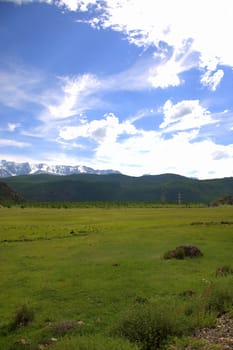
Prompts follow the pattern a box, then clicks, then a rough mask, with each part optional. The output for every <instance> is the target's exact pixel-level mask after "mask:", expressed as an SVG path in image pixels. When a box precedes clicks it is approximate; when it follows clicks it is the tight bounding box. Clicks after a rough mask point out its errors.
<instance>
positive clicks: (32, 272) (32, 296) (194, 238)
mask: <svg viewBox="0 0 233 350" xmlns="http://www.w3.org/2000/svg"><path fill="white" fill-rule="evenodd" d="M183 244H190V245H195V246H197V247H199V248H200V249H201V251H202V252H203V257H200V258H196V259H184V260H176V259H168V260H165V259H163V255H164V253H165V252H166V251H168V250H170V249H173V248H175V247H176V246H179V245H183ZM232 248H233V208H232V207H231V206H222V207H210V208H207V207H206V208H181V207H173V208H148V207H147V208H136V207H133V208H130V207H124V206H122V207H119V208H69V209H64V208H61V209H56V208H20V207H12V208H0V259H1V264H0V270H1V281H0V284H1V288H0V303H1V305H0V310H1V318H0V349H3V350H8V349H13V350H14V349H18V348H20V349H24V348H25V349H26V348H27V347H26V345H25V347H23V346H24V345H23V344H20V345H19V344H18V343H17V341H19V339H24V340H25V341H27V342H28V343H30V344H32V345H31V346H32V348H33V349H34V348H35V349H37V347H36V346H38V344H40V342H41V341H42V340H43V339H45V338H49V337H50V338H52V337H54V338H56V342H57V344H56V346H57V345H58V344H59V342H60V341H64V340H61V338H62V337H63V335H65V334H71V335H72V337H75V336H77V337H78V336H79V337H80V336H86V335H90V336H92V337H93V336H96V337H102V338H103V339H104V337H109V336H110V335H111V332H112V329H113V328H114V327H115V325H116V324H117V323H118V322H119V319H120V318H121V317H122V314H124V312H125V311H126V310H128V309H130V308H131V307H132V306H133V305H135V304H136V303H143V302H146V303H156V302H158V303H160V304H161V303H163V302H164V303H168V302H171V303H174V304H177V303H179V302H180V300H181V295H182V293H183V292H184V291H187V290H188V291H193V293H196V294H198V293H201V291H202V290H203V289H205V288H206V287H207V286H208V285H210V284H211V283H212V282H213V281H216V279H217V278H216V275H215V273H216V270H217V269H218V268H219V267H221V266H224V265H230V264H231V265H232V264H233V249H232ZM226 278H227V280H228V282H229V283H228V284H229V286H230V288H231V287H233V284H232V276H229V277H226ZM232 292H233V288H232ZM21 305H27V306H28V307H29V308H31V309H32V310H33V312H34V318H33V321H32V322H31V323H30V324H28V325H27V326H22V327H21V326H20V325H19V326H18V327H16V329H14V330H12V329H9V324H10V323H11V321H12V318H13V317H14V315H15V312H16V310H17V309H18V308H19V307H20V306H21ZM59 322H60V325H61V323H62V322H63V323H64V322H66V323H67V324H68V322H70V324H71V326H70V329H69V327H68V326H67V327H65V326H64V329H62V330H61V331H60V333H59V331H58V332H57V333H56V332H55V333H51V327H54V328H53V330H54V329H55V325H58V324H59ZM74 324H75V325H76V326H75V328H74V327H73V325H74ZM61 328H62V327H61ZM69 332H70V333H69ZM106 339H107V338H106ZM103 342H104V341H103ZM17 344H18V345H17ZM17 346H21V347H17ZM33 346H34V347H33ZM127 346H128V345H127ZM52 348H53V346H51V349H52ZM58 348H59V347H57V349H58ZM87 348H88V347H87ZM99 348H101V347H99ZM103 348H104V347H103ZM107 348H108V349H115V348H114V347H113V346H112V347H111V346H110V345H109V346H108V347H107ZM107 348H106V349H107ZM41 349H42V347H41ZM61 349H66V348H65V346H63V348H62V347H61ZM67 349H68V347H67ZM70 349H71V348H70ZM72 349H73V348H72ZM80 349H81V348H80ZM82 349H86V348H85V347H83V348H82ZM91 349H92V348H90V350H91ZM93 349H94V347H93ZM101 349H102V348H101ZM116 349H121V345H119V344H118V345H116ZM122 349H131V347H125V348H124V347H122ZM132 349H133V348H132Z"/></svg>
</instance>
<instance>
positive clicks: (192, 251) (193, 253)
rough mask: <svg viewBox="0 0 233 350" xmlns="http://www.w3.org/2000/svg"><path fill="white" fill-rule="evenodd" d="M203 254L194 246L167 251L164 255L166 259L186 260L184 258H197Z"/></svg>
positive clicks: (184, 246)
mask: <svg viewBox="0 0 233 350" xmlns="http://www.w3.org/2000/svg"><path fill="white" fill-rule="evenodd" d="M202 255H203V254H202V252H201V251H200V249H199V248H197V247H195V246H192V245H181V246H178V247H176V248H175V249H173V250H169V251H167V252H166V253H165V254H164V255H163V258H164V259H173V258H174V259H184V258H186V257H187V258H195V257H200V256H202Z"/></svg>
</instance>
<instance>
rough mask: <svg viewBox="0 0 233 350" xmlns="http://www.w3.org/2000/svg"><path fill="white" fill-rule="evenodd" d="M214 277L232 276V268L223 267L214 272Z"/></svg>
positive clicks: (229, 266) (228, 266)
mask: <svg viewBox="0 0 233 350" xmlns="http://www.w3.org/2000/svg"><path fill="white" fill-rule="evenodd" d="M215 275H216V277H224V276H228V275H233V268H232V267H231V265H223V266H221V267H219V268H218V269H217V270H216V273H215Z"/></svg>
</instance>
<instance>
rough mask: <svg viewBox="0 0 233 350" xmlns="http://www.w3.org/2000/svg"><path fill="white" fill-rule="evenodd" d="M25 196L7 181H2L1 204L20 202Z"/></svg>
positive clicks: (0, 189) (0, 185)
mask: <svg viewBox="0 0 233 350" xmlns="http://www.w3.org/2000/svg"><path fill="white" fill-rule="evenodd" d="M22 200H23V198H22V197H21V196H20V195H19V194H18V193H16V192H15V191H14V190H13V189H12V188H11V187H10V186H8V185H7V184H6V183H5V182H0V205H8V204H12V203H19V202H21V201H22Z"/></svg>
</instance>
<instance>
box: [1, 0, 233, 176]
mask: <svg viewBox="0 0 233 350" xmlns="http://www.w3.org/2000/svg"><path fill="white" fill-rule="evenodd" d="M232 18H233V1H232V0H204V1H203V0H143V1H142V0H37V1H36V0H0V159H6V160H9V161H16V162H22V161H30V162H33V163H38V162H45V163H48V164H65V165H86V166H90V167H92V168H95V169H115V170H119V171H121V172H122V173H124V174H127V175H133V176H140V175H143V174H161V173H176V174H181V175H185V176H189V177H197V178H200V179H204V178H205V179H207V178H218V177H225V176H233V70H232V69H233V47H232V33H233V21H232Z"/></svg>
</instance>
